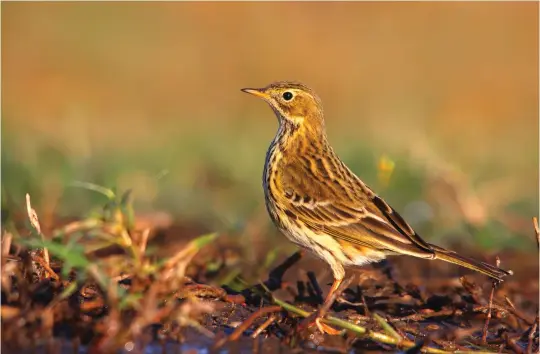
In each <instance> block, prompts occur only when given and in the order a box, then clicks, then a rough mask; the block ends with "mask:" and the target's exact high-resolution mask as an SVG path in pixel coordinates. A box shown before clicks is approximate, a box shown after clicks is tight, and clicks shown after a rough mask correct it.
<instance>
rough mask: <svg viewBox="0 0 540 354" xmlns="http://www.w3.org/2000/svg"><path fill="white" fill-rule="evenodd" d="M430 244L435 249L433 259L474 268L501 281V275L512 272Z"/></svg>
mask: <svg viewBox="0 0 540 354" xmlns="http://www.w3.org/2000/svg"><path fill="white" fill-rule="evenodd" d="M430 246H431V247H432V248H433V250H435V259H441V260H443V261H445V262H449V263H453V264H457V265H460V266H462V267H465V268H469V269H472V270H475V271H477V272H480V273H482V274H485V275H487V276H489V277H491V278H493V279H497V280H499V281H502V280H503V279H502V278H503V277H505V276H507V275H512V274H513V273H512V271H511V270H510V271H506V270H503V269H501V268H498V267H495V266H492V265H491V264H487V263H484V262H481V261H477V260H474V259H471V258H468V257H464V256H462V255H459V254H457V253H456V252H454V251H449V250H446V249H444V248H442V247H438V246H435V245H430Z"/></svg>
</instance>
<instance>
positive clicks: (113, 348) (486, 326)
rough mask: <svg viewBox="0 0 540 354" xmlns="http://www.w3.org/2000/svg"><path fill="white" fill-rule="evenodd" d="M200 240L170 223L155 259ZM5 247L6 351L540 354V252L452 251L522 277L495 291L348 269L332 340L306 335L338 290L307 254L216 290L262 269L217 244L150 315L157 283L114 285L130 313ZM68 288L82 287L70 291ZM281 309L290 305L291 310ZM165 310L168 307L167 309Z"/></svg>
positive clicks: (476, 283) (426, 274)
mask: <svg viewBox="0 0 540 354" xmlns="http://www.w3.org/2000/svg"><path fill="white" fill-rule="evenodd" d="M194 233H195V232H194V230H192V229H190V227H186V226H178V225H177V226H173V227H170V228H169V229H167V230H162V232H161V233H159V234H157V235H153V236H152V239H151V240H150V242H149V245H155V246H157V250H158V252H157V253H156V254H159V253H163V251H164V249H165V250H166V252H165V253H167V254H175V252H177V251H176V250H177V249H182V247H184V246H185V245H186V244H187V239H189V238H190V237H191V236H188V235H192V234H194ZM181 234H184V235H186V237H183V236H181ZM172 240H174V242H173V241H172ZM267 246H268V245H267ZM8 247H9V252H7V250H6V249H5V248H6V235H4V237H3V250H4V251H3V253H2V254H3V261H2V262H3V263H2V265H3V268H4V269H3V276H2V285H3V286H2V351H3V352H5V353H8V352H13V353H19V352H28V353H32V352H39V353H45V352H47V353H107V352H118V351H125V352H145V353H181V352H182V353H184V352H188V353H208V352H216V353H217V352H220V353H237V352H238V353H240V352H241V353H276V352H281V353H298V352H309V351H312V352H322V353H350V352H382V351H389V352H396V351H406V352H408V353H416V352H426V351H428V352H433V353H435V352H443V351H444V352H467V351H481V352H513V353H533V352H534V353H535V352H538V348H539V337H538V316H537V313H538V294H539V288H538V256H537V254H536V253H534V252H531V253H520V252H514V251H512V252H510V251H508V252H501V253H498V254H497V255H494V254H484V253H481V252H477V251H474V250H459V249H456V250H458V251H461V252H463V253H465V254H467V255H469V256H474V257H476V258H478V259H482V260H485V261H488V262H493V263H494V262H495V259H496V256H498V257H499V259H500V260H501V267H503V268H505V269H512V270H513V271H514V275H513V276H511V277H508V278H507V280H506V281H505V282H503V283H501V284H495V285H493V283H492V282H491V281H490V280H489V279H487V278H486V277H485V276H482V275H478V274H474V273H472V272H471V271H468V270H464V269H460V268H458V267H456V266H453V265H448V264H445V263H443V262H438V261H426V260H416V259H412V258H410V257H393V258H389V260H388V261H387V262H384V263H382V264H379V265H376V266H366V267H363V268H361V269H355V270H351V271H350V272H349V274H348V277H349V278H350V277H352V280H351V282H350V284H349V285H348V287H347V288H346V289H345V290H344V292H343V294H342V295H341V296H340V297H338V298H337V300H336V302H335V303H334V305H333V306H332V308H331V309H330V310H329V313H328V315H329V316H332V317H334V320H332V321H334V322H331V325H332V326H333V327H334V328H337V329H341V328H343V326H342V322H339V320H340V319H341V320H345V321H347V323H349V324H351V325H353V326H352V327H350V328H348V329H346V330H345V329H344V330H343V331H342V333H341V335H338V336H330V335H322V334H320V333H319V332H318V331H317V330H316V328H308V329H304V330H299V328H298V324H299V322H300V321H301V319H302V316H301V315H302V314H301V310H305V311H309V312H311V311H313V310H314V309H316V308H317V307H319V306H320V305H321V304H322V301H323V299H324V296H325V295H326V294H327V292H328V290H329V287H330V284H331V282H332V278H331V274H330V272H329V269H328V268H327V267H326V266H325V264H323V263H321V262H320V261H319V260H316V259H314V258H312V257H310V256H309V255H307V254H304V255H300V254H299V253H294V254H292V255H290V256H289V257H286V256H280V257H278V259H276V260H275V261H274V262H273V263H272V266H271V267H270V268H269V270H268V271H266V272H264V273H263V275H262V276H260V280H261V281H260V282H258V281H251V282H250V283H245V284H244V285H243V286H242V287H239V286H238V285H237V286H234V287H230V286H223V285H222V284H220V283H219V282H220V281H222V280H223V279H224V278H223V274H226V273H227V269H228V268H230V267H231V265H237V266H238V265H240V267H241V269H242V268H244V269H247V268H249V267H255V266H256V265H255V264H250V261H248V260H249V259H250V256H249V255H248V254H246V252H249V250H246V248H245V247H242V246H241V245H239V244H237V243H235V241H234V238H233V237H221V238H217V239H216V241H214V242H211V243H209V244H207V245H205V246H204V247H203V248H202V249H201V250H200V251H199V252H198V253H197V255H196V256H195V257H194V258H192V259H190V262H189V265H188V266H187V268H185V269H184V273H183V274H182V281H181V282H180V283H177V285H176V288H175V289H178V290H177V291H176V290H175V291H173V292H174V294H173V296H172V297H170V296H169V295H170V294H169V293H170V291H169V293H167V294H168V295H167V296H163V298H160V297H159V296H158V297H156V299H155V302H156V303H157V304H156V305H155V309H154V310H153V312H151V313H150V315H149V314H148V313H146V312H148V311H146V312H145V306H146V307H147V306H149V305H148V303H145V302H144V301H145V300H146V299H148V298H150V297H151V296H153V295H152V294H153V293H152V292H153V291H154V288H153V287H152V286H153V285H155V284H152V283H153V282H154V283H155V282H158V281H159V278H157V277H152V276H151V277H150V278H148V279H146V278H145V279H143V280H140V279H139V280H137V279H138V278H137V275H133V274H125V275H124V276H122V277H120V278H117V279H115V281H117V282H119V283H120V284H121V287H122V288H123V289H127V290H126V291H127V292H128V293H131V291H132V288H133V287H138V288H139V290H140V294H142V295H141V296H139V297H136V298H135V300H134V301H133V302H132V304H133V305H122V302H121V301H116V300H118V298H120V297H118V296H117V297H115V295H114V294H112V293H111V292H110V291H108V290H104V289H103V286H101V287H100V286H99V285H98V283H99V282H98V281H95V278H91V279H77V275H76V271H73V270H71V272H70V273H69V274H68V275H66V274H62V271H61V270H62V269H61V267H62V261H61V260H59V259H57V258H56V257H51V262H50V268H51V269H50V271H54V273H55V276H53V275H52V274H51V273H47V272H46V271H45V273H44V274H45V275H43V274H41V275H36V274H35V273H32V269H33V270H35V269H39V266H38V267H37V268H36V267H35V264H36V262H37V263H40V262H41V263H42V258H43V255H42V254H41V253H40V251H28V250H30V249H31V248H25V247H21V246H20V245H17V243H16V242H11V244H10V245H8ZM261 247H263V248H264V247H265V245H263V246H261ZM149 248H150V247H149ZM454 248H455V247H454ZM117 251H118V250H116V251H112V253H115V252H117ZM119 253H122V251H121V250H120V251H119ZM107 256H108V255H100V257H107ZM251 258H252V257H251ZM41 263H40V264H41ZM10 264H12V265H11V266H10ZM210 265H211V266H210ZM6 267H7V268H9V269H7V270H6ZM6 271H10V272H11V273H10V274H7V273H5V272H6ZM246 273H249V271H246ZM252 273H253V272H252ZM6 277H7V278H9V283H6V281H7V279H6ZM349 278H348V279H349ZM239 279H241V277H239ZM239 282H240V283H241V281H239ZM6 284H8V285H9V287H6ZM236 284H238V282H236ZM70 286H72V287H74V290H73V291H72V292H70V293H69V294H68V295H65V294H66V292H65V291H66V289H67V288H68V287H70ZM75 288H76V289H75ZM233 288H234V289H233ZM492 290H493V296H492V301H490V296H491V292H492ZM62 294H64V295H62ZM114 299H116V300H114ZM282 302H286V303H288V304H292V305H294V307H291V308H287V309H285V308H284V307H286V306H283V303H282ZM171 303H174V304H173V305H171V306H168V305H170V304H171ZM164 309H169V310H170V311H169V312H166V313H165V312H163V313H161V312H160V311H162V310H163V311H165V310H164ZM175 311H176V312H175ZM488 318H489V319H488ZM336 321H337V322H336ZM134 323H139V324H140V326H139V327H137V326H134ZM336 323H337V325H336ZM345 327H346V326H345Z"/></svg>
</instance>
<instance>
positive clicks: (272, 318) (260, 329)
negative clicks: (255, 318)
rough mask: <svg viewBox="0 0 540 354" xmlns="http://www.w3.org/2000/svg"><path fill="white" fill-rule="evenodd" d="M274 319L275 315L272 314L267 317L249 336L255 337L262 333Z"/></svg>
mask: <svg viewBox="0 0 540 354" xmlns="http://www.w3.org/2000/svg"><path fill="white" fill-rule="evenodd" d="M276 319H277V316H276V315H272V316H270V317H268V319H267V320H266V321H264V323H263V324H262V325H260V326H259V328H257V329H256V330H255V332H253V334H252V335H251V338H257V337H258V336H259V335H260V334H261V333H262V331H264V330H265V329H266V328H268V326H270V325H271V324H272V323H273V322H274V321H275V320H276Z"/></svg>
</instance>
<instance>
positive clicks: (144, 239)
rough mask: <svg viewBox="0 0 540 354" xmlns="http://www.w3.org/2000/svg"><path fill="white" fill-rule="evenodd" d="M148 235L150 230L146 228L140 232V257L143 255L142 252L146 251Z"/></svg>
mask: <svg viewBox="0 0 540 354" xmlns="http://www.w3.org/2000/svg"><path fill="white" fill-rule="evenodd" d="M149 235H150V228H148V227H147V228H146V229H144V230H143V232H142V235H141V240H140V244H139V252H140V254H141V255H143V254H144V252H145V251H146V245H147V243H148V236H149Z"/></svg>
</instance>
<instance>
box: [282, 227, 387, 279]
mask: <svg viewBox="0 0 540 354" xmlns="http://www.w3.org/2000/svg"><path fill="white" fill-rule="evenodd" d="M277 224H278V225H279V229H280V231H281V232H282V233H283V234H284V235H285V236H286V237H287V238H288V239H289V240H290V241H292V242H293V243H295V244H296V245H298V246H300V247H302V248H306V249H308V250H310V251H311V252H312V253H314V254H315V256H317V257H319V258H321V259H322V260H324V261H326V262H327V263H328V264H330V266H331V267H332V270H334V271H335V269H334V267H335V266H334V265H333V264H334V263H339V264H340V266H341V267H343V266H346V267H352V266H361V265H364V264H368V263H372V262H378V261H380V260H382V259H384V258H385V254H384V253H383V252H381V251H378V250H375V249H371V248H368V247H361V246H356V245H351V244H350V243H348V242H339V241H337V240H336V238H335V237H332V236H330V235H327V234H325V233H317V232H314V231H313V230H311V229H310V228H308V227H306V226H305V225H301V224H300V223H298V222H296V221H291V220H290V219H288V218H287V219H282V220H280V221H279V222H278V223H277Z"/></svg>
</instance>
